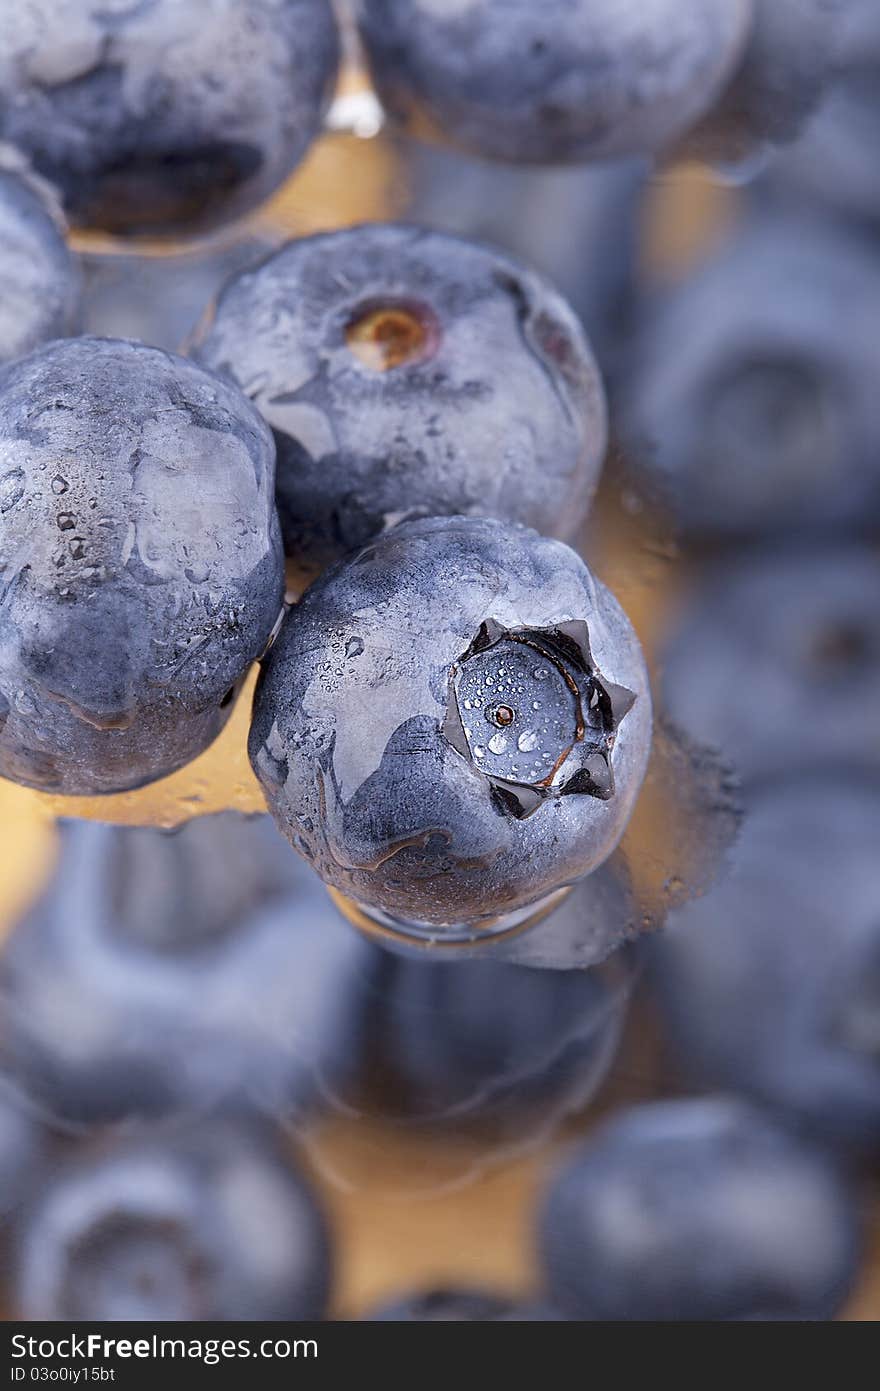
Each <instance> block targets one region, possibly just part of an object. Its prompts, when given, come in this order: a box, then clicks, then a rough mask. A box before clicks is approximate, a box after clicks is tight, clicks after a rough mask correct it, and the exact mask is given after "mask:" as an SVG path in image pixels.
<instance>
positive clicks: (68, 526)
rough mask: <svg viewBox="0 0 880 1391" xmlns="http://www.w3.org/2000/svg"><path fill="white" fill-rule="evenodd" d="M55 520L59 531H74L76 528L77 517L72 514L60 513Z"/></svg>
mask: <svg viewBox="0 0 880 1391" xmlns="http://www.w3.org/2000/svg"><path fill="white" fill-rule="evenodd" d="M55 520H56V522H57V523H58V529H59V531H73V528H74V527H75V526H76V517H75V516H74V515H73V513H72V512H59V513H58V516H57V517H56V518H55Z"/></svg>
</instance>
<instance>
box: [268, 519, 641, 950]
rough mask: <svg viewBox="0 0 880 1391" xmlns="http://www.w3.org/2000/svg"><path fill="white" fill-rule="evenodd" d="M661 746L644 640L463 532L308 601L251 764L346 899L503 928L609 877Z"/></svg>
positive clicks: (575, 569)
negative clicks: (608, 863) (523, 912)
mask: <svg viewBox="0 0 880 1391" xmlns="http://www.w3.org/2000/svg"><path fill="white" fill-rule="evenodd" d="M650 741H651V698H650V693H649V689H648V678H647V673H646V670H645V665H644V661H643V658H642V654H641V649H640V648H639V644H638V640H637V639H636V636H635V634H634V633H633V631H632V629H631V627H630V625H629V623H628V621H627V619H626V617H625V615H624V614H623V612H622V610H621V609H620V608H619V606H618V604H617V602H616V600H615V599H614V598H613V597H612V596H611V594H609V592H608V591H607V590H606V589H605V588H604V587H603V586H602V585H601V584H599V582H598V581H597V580H595V579H594V578H593V576H592V575H591V574H590V572H589V571H588V570H587V568H586V566H585V565H584V563H583V561H581V560H580V558H579V557H578V556H577V555H576V554H575V553H574V551H571V550H569V549H568V547H566V546H564V545H563V544H562V543H561V542H558V541H549V540H546V539H545V538H543V537H540V536H538V535H537V534H536V533H535V532H532V531H529V530H527V529H526V528H524V527H515V526H506V525H504V524H502V523H500V522H496V521H490V520H484V519H480V518H461V517H458V518H433V519H429V520H424V521H418V522H409V523H406V524H404V525H402V526H399V527H397V528H395V529H393V530H391V531H390V532H388V533H387V534H386V535H385V536H383V537H382V538H380V539H379V540H378V541H376V542H375V543H374V544H372V545H370V546H367V547H366V548H364V549H363V550H362V551H360V552H359V553H358V554H356V555H355V556H354V557H353V558H352V559H351V560H350V561H348V562H347V563H342V564H339V565H338V566H336V567H334V568H333V569H332V570H331V571H328V572H327V573H326V574H325V575H324V576H323V577H322V578H321V579H320V580H318V581H317V582H316V583H315V584H314V585H313V586H312V587H311V588H310V589H309V590H307V591H306V594H305V596H304V598H303V599H302V600H301V601H300V603H299V604H298V605H296V606H295V607H294V608H293V609H292V610H291V612H290V613H289V615H288V617H287V618H286V620H285V623H284V625H283V627H282V629H281V632H280V634H279V637H278V639H277V641H276V643H275V645H274V647H273V648H272V649H271V651H270V653H269V655H268V658H267V661H266V664H265V668H264V672H263V675H262V678H261V682H260V685H259V687H258V691H257V697H256V701H255V706H254V720H253V724H252V726H251V736H250V744H249V751H250V757H251V762H252V764H253V766H254V769H255V771H256V773H257V776H258V778H259V779H260V781H261V782H262V784H263V788H264V791H265V793H266V797H267V800H268V802H269V805H270V809H271V811H272V813H273V815H274V816H275V818H276V820H277V822H278V824H279V826H280V828H281V830H282V831H283V833H284V834H285V835H287V837H288V838H289V839H290V840H291V842H292V843H293V844H294V845H295V846H296V847H297V848H298V849H299V850H300V851H301V852H302V853H303V854H305V855H306V856H308V858H309V859H310V860H311V862H312V864H313V865H314V867H315V868H316V869H317V870H318V872H319V874H321V876H322V877H323V878H324V879H325V880H326V881H327V882H328V883H329V884H331V885H333V886H334V887H335V888H336V889H338V890H341V891H342V892H343V893H345V894H347V895H349V896H351V897H353V898H355V899H357V900H359V901H360V902H361V903H363V904H365V905H368V906H369V907H372V908H373V909H376V910H379V911H380V912H384V913H386V914H390V915H391V916H392V917H394V918H403V919H406V920H409V921H412V920H415V921H417V922H420V923H425V924H434V925H436V926H446V925H453V924H461V923H471V922H474V921H476V920H483V921H484V925H489V924H490V923H491V921H492V920H493V919H496V918H497V917H498V916H499V915H502V914H508V913H510V912H511V911H513V910H516V909H520V908H522V907H523V906H524V905H527V904H531V903H534V902H536V901H537V900H539V899H541V898H542V897H543V896H545V895H547V894H550V893H552V892H553V891H554V890H556V889H559V888H560V887H561V886H562V885H564V884H568V883H571V882H572V881H573V880H576V879H579V878H581V877H582V876H584V875H586V874H588V873H590V871H591V870H594V869H596V868H597V867H598V866H599V865H600V864H602V862H603V861H604V860H606V859H607V858H608V856H609V855H610V854H611V852H612V851H613V849H614V847H615V845H616V844H617V842H618V840H619V839H620V837H621V835H622V834H623V831H624V829H625V827H626V824H627V821H628V819H629V816H630V812H631V811H632V808H633V804H634V802H635V799H636V796H637V794H638V790H639V786H640V784H641V781H642V777H643V775H644V772H645V766H646V763H647V759H648V753H649V748H650Z"/></svg>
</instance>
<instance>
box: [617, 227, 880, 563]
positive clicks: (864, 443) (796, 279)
mask: <svg viewBox="0 0 880 1391" xmlns="http://www.w3.org/2000/svg"><path fill="white" fill-rule="evenodd" d="M878 317H880V262H878V260H877V257H876V255H875V253H874V250H873V248H872V247H871V246H870V244H869V243H868V242H867V239H865V238H863V237H862V236H859V235H856V234H855V233H853V232H849V231H847V230H846V229H844V228H842V227H840V226H836V225H829V224H826V223H823V222H822V221H821V220H819V219H817V220H815V221H813V222H807V221H805V220H804V219H803V218H802V217H794V216H782V215H779V216H767V217H760V216H759V217H755V218H753V219H751V220H747V221H746V223H745V225H744V226H743V227H742V228H740V229H739V230H738V231H737V232H735V233H734V235H733V237H732V239H731V240H730V241H729V243H728V244H727V245H726V246H724V247H723V248H722V250H721V251H720V252H719V253H717V254H716V255H714V256H713V258H712V259H711V260H710V261H709V262H708V263H707V264H706V265H705V266H703V267H701V268H700V269H699V270H698V271H697V273H696V274H695V275H694V276H693V277H691V278H689V279H687V280H686V281H685V282H684V283H683V284H676V285H673V286H667V287H664V289H662V290H659V291H657V292H655V294H654V295H653V296H651V297H649V299H648V300H647V301H646V303H645V305H644V307H643V310H642V313H641V316H640V325H639V327H638V330H637V333H636V335H635V340H634V346H633V352H632V355H631V360H630V363H629V365H628V369H627V370H628V379H627V380H626V381H625V382H624V384H623V385H622V388H621V393H620V401H619V426H620V430H621V433H622V435H623V437H624V443H625V445H626V447H627V452H628V454H629V456H630V457H631V459H632V461H633V463H634V464H635V465H637V466H638V467H640V468H642V469H644V470H645V471H646V472H647V473H648V474H650V476H651V477H652V478H653V479H654V480H656V481H657V482H658V483H659V485H660V486H661V488H662V489H663V490H664V491H665V492H666V493H667V494H668V500H669V502H670V503H671V504H672V506H673V508H674V509H675V513H676V516H677V517H678V519H679V520H680V522H681V523H682V524H683V525H684V526H685V527H686V528H687V529H688V530H690V531H692V532H701V533H710V534H714V535H725V536H742V535H754V534H761V535H768V534H774V533H777V532H780V533H781V532H789V533H792V532H796V531H800V530H810V531H812V532H817V533H819V534H821V535H822V536H823V538H824V536H825V535H826V533H827V532H828V531H829V530H830V529H833V528H834V529H838V530H841V529H846V528H853V527H857V526H867V525H870V523H871V522H872V520H873V521H876V520H877V518H878V517H880V464H878V455H877V448H876V441H877V438H878V436H880V397H878V393H877V390H876V381H877V369H878V364H880V338H878V335H877V322H878Z"/></svg>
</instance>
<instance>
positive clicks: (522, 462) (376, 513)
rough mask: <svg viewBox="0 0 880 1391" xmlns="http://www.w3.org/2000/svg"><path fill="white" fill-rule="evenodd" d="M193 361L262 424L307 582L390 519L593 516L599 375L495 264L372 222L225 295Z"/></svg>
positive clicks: (284, 257)
mask: <svg viewBox="0 0 880 1391" xmlns="http://www.w3.org/2000/svg"><path fill="white" fill-rule="evenodd" d="M196 356H197V358H198V360H199V361H201V362H203V363H205V365H206V366H208V367H212V368H214V369H215V370H216V371H220V372H224V373H226V374H229V375H231V376H232V377H233V378H234V379H235V380H236V381H237V382H238V384H239V385H240V387H241V388H242V390H243V391H244V392H245V393H246V394H247V395H248V396H249V397H250V398H251V399H252V400H253V401H254V403H255V404H256V406H257V407H258V409H259V410H260V411H261V413H262V415H263V416H264V418H265V419H266V420H267V421H268V423H269V424H270V425H271V427H272V430H273V431H274V434H275V441H276V445H277V449H278V484H277V488H278V506H279V511H280V514H281V525H282V530H283V534H284V541H285V549H286V550H287V552H288V554H289V555H291V556H293V557H294V558H295V559H296V560H297V561H298V562H300V563H301V564H302V565H304V566H305V567H312V568H319V567H320V566H321V565H323V564H325V563H326V562H327V561H329V560H333V559H336V558H338V557H339V556H341V555H343V554H345V552H346V551H348V550H351V549H353V548H354V547H356V546H359V545H362V544H363V543H364V542H366V541H368V540H370V539H371V537H373V536H375V535H376V534H377V533H378V532H379V531H381V530H382V528H383V526H384V525H385V524H386V523H387V522H388V521H389V520H390V519H398V520H399V519H400V518H402V517H409V516H441V515H451V514H455V513H463V514H473V513H476V514H479V515H481V516H497V517H503V518H506V519H509V520H511V521H521V522H525V523H528V524H529V525H531V526H536V527H538V528H539V529H540V530H542V531H545V532H549V533H552V534H563V535H565V536H566V537H568V536H571V535H573V534H574V532H575V530H576V529H577V527H578V525H579V523H580V522H581V521H582V520H583V518H584V516H585V515H586V511H587V508H588V506H589V503H590V498H591V495H592V492H593V488H594V487H595V484H596V480H597V476H598V473H599V469H600V467H601V464H602V459H603V455H604V452H605V443H606V418H605V402H604V394H603V391H602V385H601V381H600V378H599V374H598V370H597V368H596V364H595V361H594V359H593V356H592V353H591V351H590V349H589V347H588V345H587V343H586V341H585V339H584V336H583V333H582V331H581V328H580V326H579V324H578V323H577V320H576V319H575V317H574V315H573V313H572V312H571V310H570V309H569V308H568V306H567V305H566V304H565V302H564V301H563V300H562V299H561V298H560V297H559V296H558V295H557V294H556V293H555V291H553V290H552V289H551V288H550V286H549V285H548V284H546V283H545V282H544V281H543V280H541V279H540V278H539V277H537V276H535V275H533V274H532V273H531V272H530V271H527V270H525V269H523V268H522V267H520V266H518V265H515V264H514V263H513V262H511V261H508V260H507V259H506V258H505V257H503V256H501V255H499V254H498V253H497V252H494V251H490V250H488V249H486V248H484V247H480V246H474V245H471V244H469V243H467V242H464V241H460V240H458V239H457V238H453V237H446V236H443V235H441V234H439V233H433V232H426V231H420V230H419V229H417V228H413V227H402V226H388V225H382V224H379V225H370V226H363V227H356V228H353V229H349V230H345V231H342V232H334V233H331V234H329V235H326V236H317V237H309V238H307V239H305V240H303V241H298V242H291V243H289V244H288V245H287V246H286V247H284V248H283V249H282V250H281V251H280V252H279V253H278V254H277V255H275V256H273V257H271V258H270V259H269V260H268V261H266V262H265V263H264V264H263V265H262V266H261V267H260V268H258V269H257V270H255V271H251V272H248V273H245V274H244V275H242V276H240V277H239V278H237V279H235V280H233V281H232V283H231V284H230V285H229V286H227V288H226V289H225V291H224V292H223V294H222V295H221V297H220V300H219V303H218V305H217V311H216V317H215V318H214V321H213V324H212V325H211V326H210V327H209V329H208V332H207V337H206V338H205V339H204V341H203V342H202V343H201V344H200V345H199V346H198V347H197V348H196Z"/></svg>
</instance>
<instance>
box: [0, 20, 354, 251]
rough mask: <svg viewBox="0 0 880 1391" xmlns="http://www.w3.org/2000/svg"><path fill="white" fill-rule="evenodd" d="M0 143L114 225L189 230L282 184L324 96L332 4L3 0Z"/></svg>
mask: <svg viewBox="0 0 880 1391" xmlns="http://www.w3.org/2000/svg"><path fill="white" fill-rule="evenodd" d="M7 8H8V11H9V13H8V14H7V13H4V29H3V45H2V49H0V140H4V141H6V142H7V143H8V144H10V145H12V146H15V147H17V148H18V149H20V150H21V151H22V152H23V153H24V155H25V156H26V157H27V158H28V159H29V160H30V161H31V163H32V164H33V165H34V167H35V168H36V169H37V170H38V171H39V173H41V174H42V175H43V176H44V177H45V178H47V179H48V180H49V181H50V182H51V183H52V184H54V185H55V186H56V188H57V189H58V190H59V193H60V194H61V197H62V201H63V203H64V205H65V208H66V210H67V212H68V215H69V216H70V218H71V220H72V221H73V222H75V223H77V224H80V225H84V226H86V227H94V228H100V229H103V230H105V231H109V232H121V233H127V232H159V233H163V232H169V231H174V230H178V229H184V230H189V229H199V230H202V229H204V228H205V227H210V226H212V225H215V224H217V223H220V222H226V221H230V220H232V219H233V218H235V217H238V216H239V215H241V214H242V213H245V212H249V211H250V210H251V209H252V208H254V207H256V206H257V204H259V203H261V202H262V201H263V200H264V199H265V198H267V197H268V196H269V195H270V194H271V193H273V192H274V190H275V189H276V188H277V187H278V186H279V185H280V184H281V183H282V182H283V181H284V179H285V178H286V177H287V175H288V174H289V173H290V171H291V170H292V169H293V168H294V166H295V165H296V164H298V163H299V161H300V160H301V159H302V157H303V155H304V154H305V153H306V150H307V149H308V147H309V144H310V143H311V141H312V140H313V138H314V137H315V135H316V134H317V132H318V129H319V126H320V122H321V118H322V115H323V112H324V108H325V106H326V104H327V103H328V102H329V99H330V96H331V95H332V90H333V84H334V80H335V77H336V68H337V63H338V38H337V34H336V28H335V23H334V19H333V11H332V8H331V5H330V3H329V0H210V4H209V5H207V6H206V5H204V4H202V5H191V4H187V3H185V0H145V3H141V4H134V5H127V6H125V7H122V6H120V5H119V4H112V5H104V6H101V5H99V4H96V3H95V0H5V3H4V11H5V10H6V9H7Z"/></svg>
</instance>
